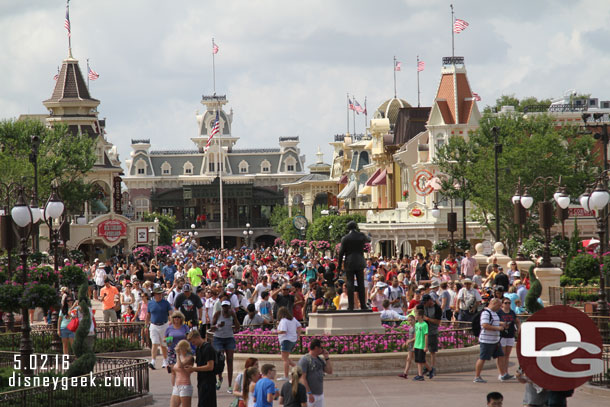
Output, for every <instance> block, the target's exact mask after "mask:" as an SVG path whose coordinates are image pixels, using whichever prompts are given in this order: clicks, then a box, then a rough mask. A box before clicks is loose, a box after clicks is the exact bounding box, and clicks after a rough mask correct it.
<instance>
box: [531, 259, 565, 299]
mask: <svg viewBox="0 0 610 407" xmlns="http://www.w3.org/2000/svg"><path fill="white" fill-rule="evenodd" d="M534 273H536V277H538V280H540V284H542V294H540V299H541V300H542V302H544V306H545V307H547V306H549V305H551V304H550V303H549V300H550V298H549V287H559V277H561V275H562V274H563V270H562V269H560V268H557V267H549V268H546V267H545V268H543V267H537V268H535V269H534Z"/></svg>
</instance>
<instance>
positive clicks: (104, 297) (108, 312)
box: [100, 277, 119, 322]
mask: <svg viewBox="0 0 610 407" xmlns="http://www.w3.org/2000/svg"><path fill="white" fill-rule="evenodd" d="M118 295H119V290H117V288H116V287H115V286H113V285H112V284H110V279H109V278H108V277H106V278H105V279H104V288H102V289H101V290H100V301H101V302H102V308H103V310H104V322H108V321H111V322H117V316H116V311H115V310H114V308H115V306H116V304H115V302H116V299H117V297H118Z"/></svg>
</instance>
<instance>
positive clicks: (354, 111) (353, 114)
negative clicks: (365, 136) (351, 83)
mask: <svg viewBox="0 0 610 407" xmlns="http://www.w3.org/2000/svg"><path fill="white" fill-rule="evenodd" d="M352 96H354V95H352ZM355 104H356V97H355V96H354V105H355ZM352 116H353V117H354V135H355V134H356V108H355V107H354V110H352ZM352 140H354V139H352Z"/></svg>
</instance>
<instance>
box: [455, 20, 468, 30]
mask: <svg viewBox="0 0 610 407" xmlns="http://www.w3.org/2000/svg"><path fill="white" fill-rule="evenodd" d="M466 27H468V23H467V22H466V21H464V20H460V19H459V18H456V19H455V22H454V23H453V32H454V33H456V34H459V33H461V32H462V31H464V30H465V29H466Z"/></svg>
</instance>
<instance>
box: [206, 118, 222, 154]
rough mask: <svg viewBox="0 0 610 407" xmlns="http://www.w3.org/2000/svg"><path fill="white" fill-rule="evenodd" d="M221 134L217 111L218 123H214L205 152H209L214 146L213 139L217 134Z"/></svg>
mask: <svg viewBox="0 0 610 407" xmlns="http://www.w3.org/2000/svg"><path fill="white" fill-rule="evenodd" d="M219 132H220V118H219V116H218V111H216V121H215V122H214V127H212V131H210V136H209V137H208V142H207V143H206V145H205V149H204V150H205V151H208V149H209V148H210V146H211V145H212V139H213V138H214V136H215V135H216V134H218V133H219Z"/></svg>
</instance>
